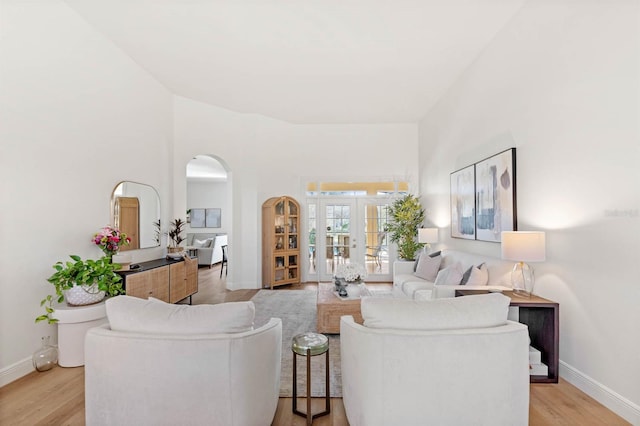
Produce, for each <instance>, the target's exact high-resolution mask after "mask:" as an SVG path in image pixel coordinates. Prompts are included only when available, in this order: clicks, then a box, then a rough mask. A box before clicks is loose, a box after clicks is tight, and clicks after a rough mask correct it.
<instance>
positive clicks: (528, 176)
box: [420, 0, 640, 424]
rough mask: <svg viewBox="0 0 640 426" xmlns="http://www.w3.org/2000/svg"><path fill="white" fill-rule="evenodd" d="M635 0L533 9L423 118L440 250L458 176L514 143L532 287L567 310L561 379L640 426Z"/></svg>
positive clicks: (429, 200)
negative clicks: (539, 250)
mask: <svg viewBox="0 0 640 426" xmlns="http://www.w3.org/2000/svg"><path fill="white" fill-rule="evenodd" d="M638 16H639V15H638V2H637V1H625V0H616V1H609V2H598V1H573V0H564V1H529V2H528V3H527V4H526V5H525V7H524V8H523V9H522V10H521V11H520V13H519V14H518V15H517V16H516V17H515V18H514V19H513V20H512V21H511V22H510V23H509V25H507V26H506V27H505V28H504V29H503V30H502V31H501V32H500V33H499V34H498V36H497V37H496V38H495V39H494V40H493V42H492V43H491V44H490V45H489V46H488V47H487V48H486V50H485V51H484V52H483V54H482V55H481V56H480V57H479V58H478V59H477V60H476V62H475V63H474V64H473V65H472V66H471V67H470V68H469V69H468V70H467V71H466V72H465V73H464V75H462V77H461V78H460V79H459V80H458V82H457V83H456V84H455V85H454V86H453V87H452V88H451V89H450V90H449V92H448V94H447V95H446V96H445V97H444V98H443V99H442V100H441V102H439V104H438V105H437V106H436V107H435V108H434V109H433V110H432V111H431V112H430V113H429V114H428V116H427V117H426V118H425V119H424V120H423V121H422V122H421V123H420V172H421V174H420V176H421V177H420V179H421V195H422V199H423V201H424V202H425V204H426V206H427V209H428V211H429V218H430V220H432V221H433V222H434V223H436V224H437V225H439V226H441V227H446V228H447V229H445V230H443V231H441V233H440V235H441V238H442V237H444V241H443V244H442V245H445V246H450V247H457V248H461V249H464V250H468V251H473V252H481V253H485V254H488V255H493V256H497V257H499V256H500V245H499V244H495V243H484V242H476V241H464V240H457V239H455V240H454V239H451V238H449V237H447V235H450V232H449V229H448V228H449V222H450V220H449V198H448V197H449V173H450V172H452V171H454V170H457V169H459V168H461V167H463V166H466V165H469V164H472V163H474V162H475V161H478V160H481V159H483V158H485V157H487V156H490V155H492V154H495V153H497V152H499V151H501V150H503V149H506V148H509V147H511V146H515V147H517V160H518V161H517V180H518V181H517V195H518V200H517V202H518V222H519V229H520V230H534V229H535V230H544V231H546V232H547V261H546V262H544V263H541V264H538V265H535V266H536V276H537V281H536V289H535V292H536V293H538V294H539V295H541V296H543V297H547V298H549V299H552V300H555V301H557V302H559V303H560V359H561V363H562V365H561V375H562V376H563V377H565V378H567V379H568V380H570V381H572V382H573V383H575V384H577V385H578V386H579V387H581V388H582V389H583V390H585V391H586V392H587V393H590V394H591V395H593V396H595V397H596V398H597V399H599V400H600V401H601V402H603V403H605V404H606V405H608V406H609V407H611V408H612V409H613V410H615V411H617V412H618V413H620V414H621V415H623V416H624V417H626V418H627V419H628V420H630V421H631V422H632V423H634V424H640V411H639V405H640V386H639V385H638V383H639V380H640V363H638V354H639V353H640V333H639V332H638V330H639V328H638V324H640V314H639V312H640V310H639V309H638V306H639V305H640V285H638V278H637V277H638V274H637V265H638V263H639V261H640V238H639V237H640V186H639V185H638V182H639V181H640V168H639V167H638V164H640V134H639V128H638V122H639V118H640V108H639V102H640V67H639V62H640V49H639V40H640V38H639V35H640V25H639V21H638Z"/></svg>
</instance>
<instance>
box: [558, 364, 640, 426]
mask: <svg viewBox="0 0 640 426" xmlns="http://www.w3.org/2000/svg"><path fill="white" fill-rule="evenodd" d="M560 377H562V378H563V379H565V380H566V381H567V382H569V383H571V384H572V385H573V386H575V387H577V388H578V389H580V390H581V391H582V392H584V393H586V394H587V395H589V396H590V397H591V398H593V399H595V400H596V401H598V402H599V403H601V404H602V405H604V406H605V407H607V408H608V409H610V410H611V411H613V412H614V413H616V414H617V415H619V416H620V417H622V418H623V419H625V420H626V421H628V422H629V423H631V424H632V425H640V406H638V405H637V404H634V403H633V402H631V401H629V400H628V399H626V398H624V397H623V396H622V395H619V394H617V393H616V392H614V391H613V390H611V389H609V388H608V387H606V386H604V385H603V384H602V383H599V382H597V381H596V380H594V379H592V378H591V377H589V376H587V375H586V374H584V373H582V372H581V371H579V370H576V369H575V368H574V367H572V366H571V365H569V364H567V363H565V362H563V361H560Z"/></svg>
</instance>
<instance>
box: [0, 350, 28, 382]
mask: <svg viewBox="0 0 640 426" xmlns="http://www.w3.org/2000/svg"><path fill="white" fill-rule="evenodd" d="M32 371H34V368H33V362H32V361H31V357H29V358H25V359H23V360H22V361H18V362H16V363H15V364H11V365H10V366H8V367H6V368H3V369H2V370H0V387H2V386H4V385H8V384H9V383H11V382H13V381H15V380H18V379H19V378H21V377H23V376H26V375H27V374H29V373H31V372H32Z"/></svg>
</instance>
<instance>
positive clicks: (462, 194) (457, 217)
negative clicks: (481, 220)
mask: <svg viewBox="0 0 640 426" xmlns="http://www.w3.org/2000/svg"><path fill="white" fill-rule="evenodd" d="M474 170H475V169H474V166H473V165H471V166H468V167H465V168H464V169H460V170H458V171H455V172H453V173H451V178H450V179H451V237H453V238H464V239H467V240H473V239H475V238H476V218H475V199H474V195H475V194H474V188H475V173H474Z"/></svg>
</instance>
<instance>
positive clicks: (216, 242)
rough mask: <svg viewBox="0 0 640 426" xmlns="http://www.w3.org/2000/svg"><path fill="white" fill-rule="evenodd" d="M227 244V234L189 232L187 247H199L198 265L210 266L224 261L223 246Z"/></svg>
mask: <svg viewBox="0 0 640 426" xmlns="http://www.w3.org/2000/svg"><path fill="white" fill-rule="evenodd" d="M226 245H227V234H212V233H193V234H187V247H193V248H197V249H198V265H206V266H208V267H209V268H211V266H213V265H215V264H216V263H219V262H222V246H226Z"/></svg>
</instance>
